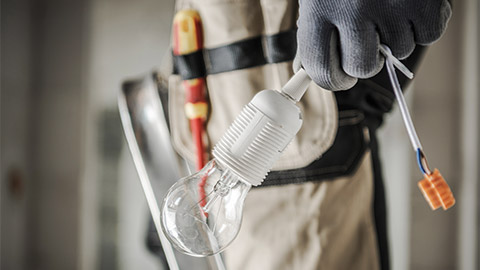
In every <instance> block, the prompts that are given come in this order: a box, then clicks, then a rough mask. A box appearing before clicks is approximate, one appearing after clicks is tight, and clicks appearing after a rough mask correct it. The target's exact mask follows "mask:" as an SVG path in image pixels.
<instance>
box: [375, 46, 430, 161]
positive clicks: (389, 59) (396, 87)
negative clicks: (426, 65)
mask: <svg viewBox="0 0 480 270" xmlns="http://www.w3.org/2000/svg"><path fill="white" fill-rule="evenodd" d="M380 51H381V52H382V53H383V54H384V55H385V58H386V59H385V65H386V66H387V71H388V76H389V77H390V82H391V83H392V88H393V92H394V93H395V96H396V97H397V100H398V105H399V108H400V112H401V114H402V118H403V122H404V123H405V127H406V128H407V133H408V136H409V137H410V141H411V142H412V146H413V150H414V151H418V150H422V145H421V143H420V140H419V139H418V136H417V132H416V131H415V127H414V126H413V122H412V118H411V117H410V113H409V112H408V108H407V103H406V102H405V98H404V97H403V93H402V89H401V87H400V83H399V82H398V78H397V74H396V73H395V68H394V67H393V65H395V66H396V67H397V68H398V69H399V70H400V71H401V72H402V73H404V74H405V76H407V77H409V78H413V73H412V72H411V71H410V70H408V68H407V67H406V66H404V65H403V64H402V63H401V62H400V61H399V60H398V59H397V58H395V57H394V56H393V55H392V53H391V51H390V48H388V47H387V46H386V45H384V44H381V45H380Z"/></svg>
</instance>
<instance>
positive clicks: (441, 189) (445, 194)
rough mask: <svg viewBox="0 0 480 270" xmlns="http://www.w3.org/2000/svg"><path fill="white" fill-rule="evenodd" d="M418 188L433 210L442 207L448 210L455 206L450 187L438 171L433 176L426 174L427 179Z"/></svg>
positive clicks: (419, 183) (420, 182)
mask: <svg viewBox="0 0 480 270" xmlns="http://www.w3.org/2000/svg"><path fill="white" fill-rule="evenodd" d="M418 187H419V188H420V190H421V191H422V193H423V196H424V197H425V200H427V202H428V204H429V205H430V207H431V208H432V210H436V209H438V208H439V207H440V206H442V207H443V210H447V209H448V208H450V207H452V206H453V205H454V204H455V198H454V197H453V193H452V191H451V190H450V187H449V186H448V184H447V182H446V181H445V179H444V178H443V176H442V175H441V174H440V172H439V171H438V170H437V169H435V170H434V171H433V173H432V174H425V178H424V179H423V180H421V181H419V182H418Z"/></svg>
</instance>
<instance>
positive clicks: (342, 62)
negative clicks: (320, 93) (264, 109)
mask: <svg viewBox="0 0 480 270" xmlns="http://www.w3.org/2000/svg"><path fill="white" fill-rule="evenodd" d="M299 1H300V13H299V18H298V22H297V24H298V32H297V44H298V45H297V46H298V47H297V55H296V58H295V61H294V68H299V67H300V65H302V66H303V67H304V68H305V71H306V72H307V74H308V75H309V76H310V77H311V78H312V80H313V81H314V82H315V83H317V84H318V85H319V86H321V87H323V88H326V89H330V90H344V89H349V88H351V87H353V86H354V85H355V83H356V82H357V78H370V77H372V76H374V75H375V74H377V73H378V72H379V71H380V70H381V69H382V66H383V62H384V58H383V56H382V55H380V52H379V44H380V43H384V44H386V45H388V46H389V47H390V48H391V50H392V53H393V55H394V56H396V57H397V58H399V59H403V58H406V57H407V56H409V55H410V54H411V53H412V51H413V49H414V48H415V44H421V45H427V44H431V43H433V42H434V41H436V40H437V39H439V38H440V36H441V35H442V33H443V32H444V31H445V28H446V26H447V22H448V20H449V18H450V15H451V7H450V4H449V2H448V1H447V0H299Z"/></svg>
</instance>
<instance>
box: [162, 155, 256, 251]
mask: <svg viewBox="0 0 480 270" xmlns="http://www.w3.org/2000/svg"><path fill="white" fill-rule="evenodd" d="M250 188H251V185H250V184H249V183H247V182H246V181H243V180H241V179H240V178H239V177H238V176H237V175H235V174H234V173H233V172H231V171H230V170H228V169H226V168H225V167H224V166H222V165H221V164H220V163H218V162H217V161H216V160H215V159H213V160H212V161H210V162H209V163H208V164H207V165H205V167H204V168H203V169H202V170H200V171H199V172H197V173H195V174H193V175H190V176H187V177H185V178H182V179H180V180H179V181H178V182H177V183H175V184H174V185H173V186H172V187H171V188H170V190H169V191H168V194H167V196H166V197H165V200H164V202H163V206H162V229H163V231H164V232H165V234H166V236H167V237H168V238H169V240H170V242H172V244H173V245H174V246H175V248H176V249H178V250H179V251H181V252H184V253H186V254H189V255H192V256H197V257H204V256H209V255H213V254H216V253H218V252H221V251H222V250H223V249H225V248H226V247H227V246H228V245H229V244H230V243H231V242H232V241H233V239H235V237H236V236H237V234H238V231H239V230H240V225H241V222H242V211H243V203H244V200H245V197H246V195H247V193H248V191H249V190H250Z"/></svg>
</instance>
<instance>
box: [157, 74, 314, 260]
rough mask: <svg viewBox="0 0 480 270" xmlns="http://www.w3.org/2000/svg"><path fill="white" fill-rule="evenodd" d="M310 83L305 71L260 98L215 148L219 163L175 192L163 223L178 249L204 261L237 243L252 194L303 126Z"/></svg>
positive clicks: (181, 182)
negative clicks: (303, 106) (303, 101)
mask: <svg viewBox="0 0 480 270" xmlns="http://www.w3.org/2000/svg"><path fill="white" fill-rule="evenodd" d="M309 83H310V78H309V77H308V76H307V75H306V73H305V71H304V70H302V69H301V70H300V71H299V72H297V73H296V74H295V76H293V77H292V78H291V79H290V80H289V81H288V83H287V84H286V85H285V86H284V87H283V88H282V92H279V91H274V90H264V91H261V92H259V93H258V94H257V95H255V97H254V98H253V99H252V101H250V103H249V104H247V105H246V106H245V107H244V109H243V110H242V112H241V113H240V115H239V116H237V118H236V119H235V121H234V122H233V123H232V125H231V126H230V127H229V129H228V130H227V132H226V133H225V134H224V135H223V137H222V138H221V139H220V141H219V142H218V143H217V144H216V145H215V147H214V149H213V152H212V154H213V156H214V159H213V160H212V161H210V162H209V163H208V164H207V165H205V167H204V168H203V169H202V170H200V171H199V172H197V173H195V174H193V175H190V176H187V177H185V178H182V179H180V180H179V181H178V182H177V183H175V184H174V185H173V186H172V187H171V188H170V190H169V191H168V193H167V195H166V197H165V199H164V202H163V206H162V215H161V219H162V220H161V221H162V222H161V224H162V229H163V231H164V232H165V235H166V236H167V238H168V239H169V240H170V242H172V244H173V246H174V247H175V248H176V249H177V250H179V251H181V252H183V253H186V254H189V255H192V256H198V257H204V256H209V255H213V254H216V253H218V252H221V251H222V250H224V249H225V248H226V247H227V246H228V245H229V244H230V243H231V242H232V241H233V239H235V237H236V236H237V234H238V232H239V230H240V225H241V221H242V210H243V204H244V201H245V197H246V195H247V193H248V191H249V190H250V188H251V187H252V186H257V185H260V184H261V183H262V181H263V179H265V177H266V175H267V174H268V172H269V171H270V168H271V167H272V166H273V164H274V163H275V161H276V160H277V159H278V157H279V156H280V154H281V153H282V152H283V150H284V149H285V148H286V146H287V145H288V144H289V143H290V141H292V139H293V138H294V137H295V135H296V134H297V132H298V130H299V129H300V127H301V126H302V117H301V113H300V109H299V108H298V107H297V106H296V105H295V103H296V102H297V101H298V100H299V99H300V98H301V97H302V96H303V94H304V93H305V91H306V89H307V88H308V85H309Z"/></svg>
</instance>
